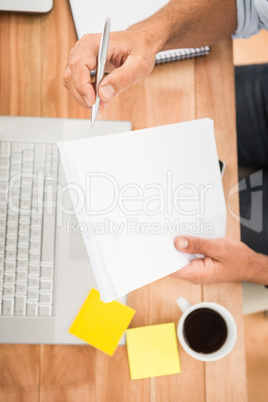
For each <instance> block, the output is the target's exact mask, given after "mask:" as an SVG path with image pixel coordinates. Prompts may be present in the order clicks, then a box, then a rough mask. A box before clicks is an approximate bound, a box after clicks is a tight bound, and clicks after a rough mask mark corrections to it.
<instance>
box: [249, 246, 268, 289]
mask: <svg viewBox="0 0 268 402" xmlns="http://www.w3.org/2000/svg"><path fill="white" fill-rule="evenodd" d="M251 269H252V275H250V278H249V282H253V283H257V284H260V285H268V256H266V255H264V254H260V253H256V252H254V256H253V259H252V261H251Z"/></svg>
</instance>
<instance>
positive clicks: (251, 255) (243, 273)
mask: <svg viewBox="0 0 268 402" xmlns="http://www.w3.org/2000/svg"><path fill="white" fill-rule="evenodd" d="M175 247H176V248H177V249H178V250H180V251H182V252H187V253H194V254H203V255H205V257H204V259H199V258H198V259H195V260H193V261H191V262H190V264H188V265H187V266H185V267H184V268H182V269H180V270H179V271H177V272H175V273H173V274H171V276H172V277H174V278H179V279H185V280H187V281H190V282H193V283H196V284H205V283H220V282H231V281H249V282H255V283H260V284H268V257H267V256H264V255H262V254H258V253H256V252H255V251H253V250H251V249H250V248H249V247H248V246H246V245H245V244H244V243H242V242H240V241H237V240H234V239H230V238H222V239H209V240H208V239H201V238H196V237H188V236H187V237H186V236H183V237H177V238H176V239H175Z"/></svg>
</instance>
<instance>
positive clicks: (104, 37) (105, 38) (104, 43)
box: [91, 16, 111, 127]
mask: <svg viewBox="0 0 268 402" xmlns="http://www.w3.org/2000/svg"><path fill="white" fill-rule="evenodd" d="M110 25H111V18H110V16H107V17H106V18H105V21H104V25H103V30H102V34H101V40H100V48H99V53H98V65H97V73H96V81H95V82H96V84H95V91H96V102H95V104H94V105H93V106H92V109H91V127H93V125H94V123H95V121H96V117H97V114H98V111H99V105H100V98H99V95H98V89H99V84H100V82H101V80H102V79H103V76H104V68H105V63H106V57H107V51H108V44H109V36H110Z"/></svg>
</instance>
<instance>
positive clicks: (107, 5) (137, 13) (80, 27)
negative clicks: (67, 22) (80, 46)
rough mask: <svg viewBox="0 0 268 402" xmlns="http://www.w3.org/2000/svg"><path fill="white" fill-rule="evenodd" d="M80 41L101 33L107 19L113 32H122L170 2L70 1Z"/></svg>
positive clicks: (165, 0) (147, 0)
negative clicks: (85, 37) (109, 20)
mask: <svg viewBox="0 0 268 402" xmlns="http://www.w3.org/2000/svg"><path fill="white" fill-rule="evenodd" d="M69 2H70V6H71V10H72V14H73V19H74V24H75V28H76V32H77V36H78V39H80V38H81V37H82V36H83V35H85V34H87V33H96V32H101V31H102V27H103V24H104V20H105V17H106V16H107V15H110V16H111V31H121V30H124V29H127V28H128V27H129V26H130V25H133V24H134V23H136V22H139V21H141V20H144V19H145V18H147V17H149V16H150V15H152V14H154V13H155V12H156V11H157V10H159V9H160V8H162V7H163V6H164V5H165V4H166V3H168V0H146V1H141V0H140V1H137V0H136V1H123V0H113V1H111V0H102V1H89V0H69Z"/></svg>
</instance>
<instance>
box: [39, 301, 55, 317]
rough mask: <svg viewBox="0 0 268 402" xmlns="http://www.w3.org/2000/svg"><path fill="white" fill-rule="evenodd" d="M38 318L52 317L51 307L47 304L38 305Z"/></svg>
mask: <svg viewBox="0 0 268 402" xmlns="http://www.w3.org/2000/svg"><path fill="white" fill-rule="evenodd" d="M38 311H39V314H38V315H39V316H40V317H49V316H51V315H52V306H51V305H49V304H47V305H46V304H40V305H39V309H38Z"/></svg>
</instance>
